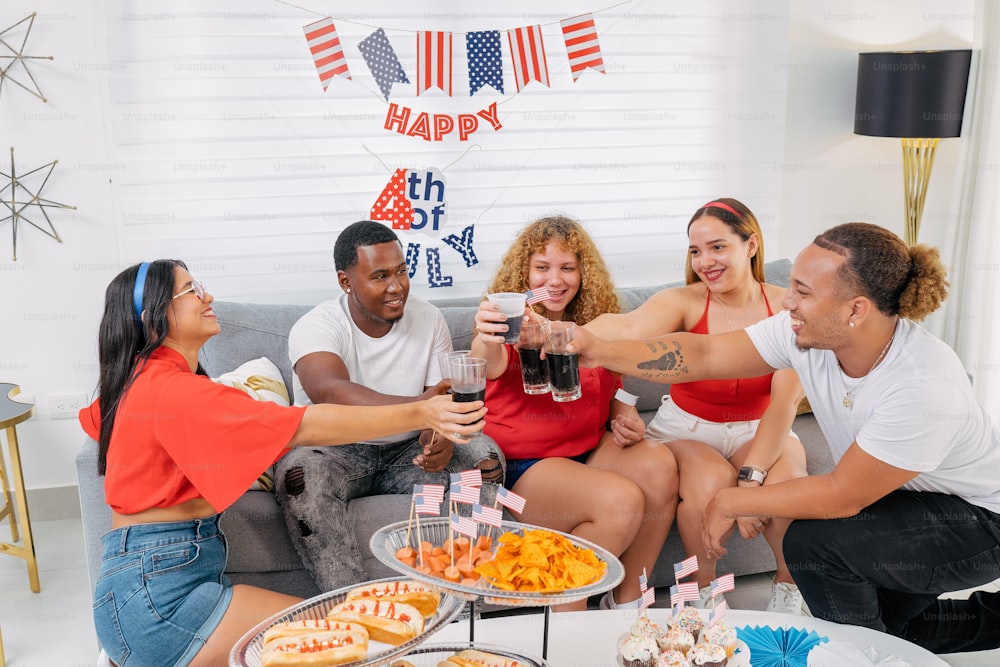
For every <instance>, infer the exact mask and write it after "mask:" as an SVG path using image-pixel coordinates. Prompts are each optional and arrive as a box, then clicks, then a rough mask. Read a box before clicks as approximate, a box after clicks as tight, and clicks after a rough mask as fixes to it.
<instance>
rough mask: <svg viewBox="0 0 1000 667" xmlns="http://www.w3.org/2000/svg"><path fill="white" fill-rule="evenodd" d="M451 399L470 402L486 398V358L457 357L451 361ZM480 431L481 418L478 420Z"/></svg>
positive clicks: (457, 401)
mask: <svg viewBox="0 0 1000 667" xmlns="http://www.w3.org/2000/svg"><path fill="white" fill-rule="evenodd" d="M451 400H453V401H455V402H456V403H471V402H472V401H485V400H486V360H485V359H480V358H479V357H457V358H455V359H452V361H451ZM479 424H480V428H479V432H480V433H481V432H482V420H480V421H479Z"/></svg>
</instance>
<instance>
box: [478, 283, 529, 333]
mask: <svg viewBox="0 0 1000 667" xmlns="http://www.w3.org/2000/svg"><path fill="white" fill-rule="evenodd" d="M486 298H487V299H489V301H490V303H495V304H497V305H498V306H500V312H502V313H503V314H504V315H506V316H507V333H505V334H504V335H503V342H505V343H508V344H510V345H513V344H514V343H516V342H517V341H518V340H519V339H520V338H521V321H522V320H523V319H524V303H525V300H526V297H525V295H524V293H523V292H497V293H496V294H487V295H486Z"/></svg>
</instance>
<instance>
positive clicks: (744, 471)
mask: <svg viewBox="0 0 1000 667" xmlns="http://www.w3.org/2000/svg"><path fill="white" fill-rule="evenodd" d="M765 477H767V471H766V470H762V469H761V468H758V467H757V466H743V467H742V468H740V473H739V474H738V475H737V476H736V481H738V482H757V483H758V484H763V483H764V478H765Z"/></svg>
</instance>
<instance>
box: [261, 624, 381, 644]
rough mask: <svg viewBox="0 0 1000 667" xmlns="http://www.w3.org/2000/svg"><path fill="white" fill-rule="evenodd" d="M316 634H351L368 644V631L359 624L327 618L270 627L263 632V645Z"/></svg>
mask: <svg viewBox="0 0 1000 667" xmlns="http://www.w3.org/2000/svg"><path fill="white" fill-rule="evenodd" d="M317 632H353V633H356V634H358V635H360V636H361V637H360V641H362V642H363V643H366V644H367V643H368V629H367V628H365V626H363V625H361V624H359V623H347V622H342V621H331V620H330V619H327V618H303V619H300V620H298V621H286V622H284V623H276V624H275V625H272V626H271V627H270V628H268V629H267V631H266V632H264V645H265V646H266V645H267V643H268V642H270V641H272V640H274V639H287V638H289V637H302V636H305V635H311V634H315V633H317Z"/></svg>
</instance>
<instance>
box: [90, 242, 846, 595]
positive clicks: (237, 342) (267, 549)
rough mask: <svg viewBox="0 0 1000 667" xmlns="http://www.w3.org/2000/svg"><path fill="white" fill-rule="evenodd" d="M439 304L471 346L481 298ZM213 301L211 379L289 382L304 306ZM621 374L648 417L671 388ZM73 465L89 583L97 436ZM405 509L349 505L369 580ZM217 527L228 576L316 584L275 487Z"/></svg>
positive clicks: (455, 338) (277, 584) (251, 495)
mask: <svg viewBox="0 0 1000 667" xmlns="http://www.w3.org/2000/svg"><path fill="white" fill-rule="evenodd" d="M790 266H791V263H790V262H789V261H788V260H779V261H775V262H771V263H769V264H768V265H767V267H766V268H767V280H768V282H771V283H774V284H778V285H785V286H787V285H788V271H789V268H790ZM663 287H666V285H657V286H650V287H639V288H631V289H624V290H621V291H620V293H621V298H622V305H623V307H624V308H625V309H626V310H631V309H633V308H635V307H636V306H638V305H639V304H641V303H642V302H644V301H645V300H646V299H647V298H648V297H649V296H651V295H652V294H653V293H655V292H656V291H658V290H660V289H662V288H663ZM435 303H436V304H437V305H438V306H439V307H440V308H441V310H442V312H443V313H444V316H445V319H446V320H447V322H448V327H449V328H450V330H451V334H452V342H453V344H454V347H455V349H468V348H469V347H470V345H471V341H472V327H473V317H474V314H475V311H476V308H477V304H478V299H475V298H470V299H446V300H440V301H436V302H435ZM214 308H215V313H216V315H217V317H218V320H219V324H220V325H221V327H222V332H221V333H220V334H219V335H217V336H215V337H214V338H213V339H212V340H210V341H209V342H208V343H207V344H206V345H205V347H204V348H203V350H202V358H201V361H202V365H203V366H204V368H205V370H206V371H207V372H208V374H209V375H211V376H213V377H216V376H219V375H221V374H222V373H225V372H227V371H231V370H232V369H234V368H236V367H237V366H239V365H240V364H242V363H244V362H246V361H249V360H251V359H256V358H258V357H262V356H263V357H267V358H268V359H270V360H271V361H273V362H274V363H275V364H276V365H277V366H278V367H279V369H280V370H281V373H282V376H283V377H284V380H285V384H286V386H287V387H289V388H290V387H291V386H292V382H291V372H292V371H291V367H290V364H289V361H288V330H289V329H290V328H291V326H292V324H294V323H295V321H296V320H297V319H298V318H299V317H300V316H301V315H303V314H304V313H305V312H306V311H308V310H309V308H310V306H302V305H257V304H240V303H231V302H224V301H216V302H215V304H214ZM624 382H625V388H626V390H628V391H630V392H631V393H633V394H637V395H638V396H639V403H638V406H637V407H638V409H639V411H640V414H642V415H643V417H644V418H645V419H646V421H647V422H648V421H649V419H651V418H652V416H653V414H654V413H655V412H656V409H657V407H658V406H659V404H660V398H661V396H662V395H663V394H664V393H665V392H666V391H667V390H668V389H669V388H668V387H667V386H666V385H659V384H655V383H651V382H647V381H643V380H637V379H635V378H625V381H624ZM794 428H795V431H796V433H797V434H798V435H799V437H800V438H801V439H802V442H803V444H804V445H805V448H806V455H807V459H808V467H809V472H810V473H813V474H815V473H819V472H825V471H827V470H829V469H830V468H831V467H832V459H831V457H830V453H829V450H828V449H827V445H826V441H825V439H824V438H823V435H822V433H821V432H820V430H819V428H818V426H817V424H816V422H815V420H814V418H813V416H812V415H811V414H804V415H800V416H799V417H797V418H796V421H795V426H794ZM76 466H77V474H78V477H79V483H80V486H79V488H80V502H81V507H82V515H83V528H84V539H85V542H86V548H87V562H88V567H89V572H90V580H91V584H92V585H93V583H94V581H95V577H96V574H97V570H98V567H99V565H100V559H101V544H100V536H101V535H102V534H103V533H104V532H106V531H107V530H108V529H109V528H110V511H109V509H108V507H107V505H106V504H105V501H104V484H103V478H100V477H98V476H97V443H95V442H94V441H93V440H91V439H89V438H87V439H86V441H85V442H84V444H83V449H82V450H81V451H80V453H79V454H78V456H77V458H76ZM408 509H409V496H405V495H400V496H373V497H369V498H360V499H358V500H355V501H353V502H352V503H351V504H350V506H349V508H348V514H349V518H350V521H351V523H352V525H353V527H354V530H355V533H356V535H357V539H358V544H360V545H362V548H363V551H364V567H365V571H366V573H367V574H368V576H369V578H370V579H375V578H378V577H385V576H391V575H392V574H394V573H393V572H392V571H391V570H390V569H389V568H387V567H386V566H385V565H383V564H382V563H381V562H379V561H378V560H376V559H375V557H374V556H372V555H371V553H370V552H369V551H368V548H367V546H368V541H369V539H370V537H371V535H372V533H373V532H374V531H375V530H376V529H378V528H379V527H380V526H383V525H385V524H387V523H391V522H393V521H400V520H404V519H406V517H407V513H408ZM222 525H223V528H224V530H225V533H226V535H227V537H228V539H229V545H230V550H229V562H228V565H227V567H226V572H227V574H228V575H229V577H230V578H231V579H232V580H233V581H234V582H236V583H247V584H255V585H258V586H262V587H265V588H269V589H272V590H277V591H282V592H286V593H289V594H293V595H299V596H302V597H311V596H313V595H316V594H318V593H319V592H320V591H319V590H318V589H317V588H316V586H315V584H314V583H313V581H312V579H311V578H310V576H309V574H308V573H307V572H306V571H305V570H304V569H303V567H302V563H301V561H300V560H299V557H298V555H297V554H296V552H295V549H294V548H293V547H292V544H291V541H290V540H289V537H288V533H287V530H286V528H285V522H284V520H283V518H282V516H281V509H280V508H279V507H278V504H277V502H276V501H275V499H274V496H273V494H271V493H269V492H266V491H248V492H247V493H245V494H244V495H243V497H242V498H240V499H239V500H238V501H237V502H236V503H235V504H234V505H233V506H232V507H230V508H229V509H228V510H227V511H226V513H225V517H224V519H223V524H222ZM727 546H728V548H729V553H728V554H727V555H726V557H725V558H723V560H722V561H721V562H720V564H719V573H720V574H722V573H726V572H734V573H735V574H736V575H744V574H753V573H757V572H766V571H770V570H773V569H774V558H773V556H772V555H771V551H770V549H769V548H768V547H767V544H766V543H765V542H764V540H763V538H760V537H758V538H757V539H754V540H751V541H746V540H743V539H740V538H739V537H738V536H737V537H734V538H733V539H732V540H730V542H729V544H728V545H727ZM684 556H685V554H684V550H683V547H682V545H681V541H680V537H679V536H678V534H677V530H676V527H675V528H674V529H673V530H672V531H671V533H670V536H669V537H668V539H667V542H666V543H665V545H664V547H663V551H662V553H661V554H660V558H659V560H658V561H657V563H656V567H655V568H654V570H653V572H652V575H651V576H650V583H651V584H652V585H653V586H657V587H659V586H665V585H669V584H671V583H673V579H674V577H673V567H672V565H673V563H675V562H678V561H680V560H682V559H683V558H684Z"/></svg>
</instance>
